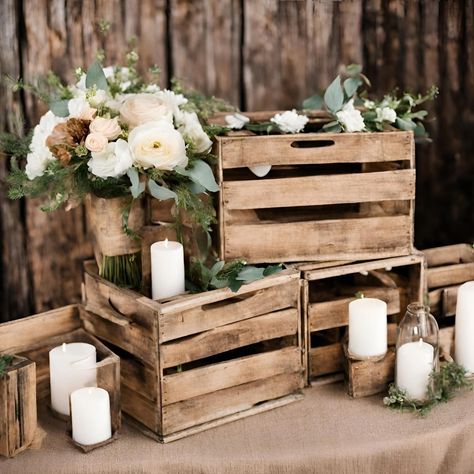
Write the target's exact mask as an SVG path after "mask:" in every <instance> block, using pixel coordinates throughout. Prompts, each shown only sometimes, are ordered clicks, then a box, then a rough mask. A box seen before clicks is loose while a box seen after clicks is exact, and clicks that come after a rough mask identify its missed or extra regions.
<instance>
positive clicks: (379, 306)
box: [349, 298, 387, 359]
mask: <svg viewBox="0 0 474 474" xmlns="http://www.w3.org/2000/svg"><path fill="white" fill-rule="evenodd" d="M386 352H387V303H385V301H382V300H379V299H376V298H361V299H357V300H354V301H351V302H350V303H349V353H350V354H351V356H353V357H356V358H360V359H365V358H367V357H374V356H382V355H384V354H385V353H386Z"/></svg>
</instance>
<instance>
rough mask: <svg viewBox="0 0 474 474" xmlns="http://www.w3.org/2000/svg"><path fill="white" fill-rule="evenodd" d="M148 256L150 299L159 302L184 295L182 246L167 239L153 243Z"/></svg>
mask: <svg viewBox="0 0 474 474" xmlns="http://www.w3.org/2000/svg"><path fill="white" fill-rule="evenodd" d="M150 256H151V290H152V291H151V293H152V298H153V299H154V300H159V299H164V298H171V297H172V296H176V295H179V294H181V293H184V249H183V246H182V245H181V244H180V243H179V242H173V241H169V240H168V239H166V240H163V241H159V242H155V243H154V244H152V245H151V248H150Z"/></svg>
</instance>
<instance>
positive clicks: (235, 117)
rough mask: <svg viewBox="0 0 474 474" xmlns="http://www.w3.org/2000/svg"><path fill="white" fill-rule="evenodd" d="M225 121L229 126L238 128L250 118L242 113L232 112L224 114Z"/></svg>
mask: <svg viewBox="0 0 474 474" xmlns="http://www.w3.org/2000/svg"><path fill="white" fill-rule="evenodd" d="M225 121H226V123H227V125H228V126H229V128H232V129H234V130H240V129H241V128H243V126H244V125H245V124H246V123H248V122H250V119H249V118H248V117H246V116H245V115H242V114H232V115H226V116H225Z"/></svg>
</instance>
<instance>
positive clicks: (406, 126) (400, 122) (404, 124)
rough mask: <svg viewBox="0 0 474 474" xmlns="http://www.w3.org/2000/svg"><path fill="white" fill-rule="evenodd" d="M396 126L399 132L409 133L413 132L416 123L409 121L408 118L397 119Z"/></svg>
mask: <svg viewBox="0 0 474 474" xmlns="http://www.w3.org/2000/svg"><path fill="white" fill-rule="evenodd" d="M396 124H397V127H398V128H399V129H400V130H407V131H410V130H415V128H416V123H415V122H413V120H411V119H409V118H400V117H397V121H396Z"/></svg>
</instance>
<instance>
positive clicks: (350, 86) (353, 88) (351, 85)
mask: <svg viewBox="0 0 474 474" xmlns="http://www.w3.org/2000/svg"><path fill="white" fill-rule="evenodd" d="M361 84H362V81H361V80H360V79H359V78H356V77H348V78H347V79H346V80H345V81H344V92H345V93H346V96H347V98H348V99H350V98H351V97H352V96H353V95H354V94H355V93H356V92H357V89H358V88H359V86H360V85H361Z"/></svg>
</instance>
